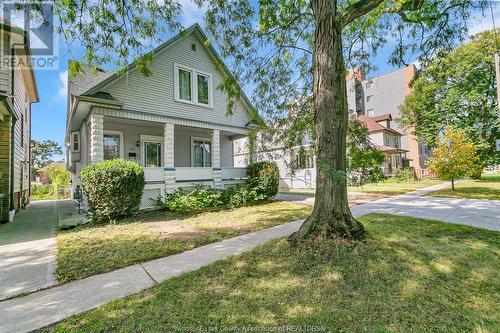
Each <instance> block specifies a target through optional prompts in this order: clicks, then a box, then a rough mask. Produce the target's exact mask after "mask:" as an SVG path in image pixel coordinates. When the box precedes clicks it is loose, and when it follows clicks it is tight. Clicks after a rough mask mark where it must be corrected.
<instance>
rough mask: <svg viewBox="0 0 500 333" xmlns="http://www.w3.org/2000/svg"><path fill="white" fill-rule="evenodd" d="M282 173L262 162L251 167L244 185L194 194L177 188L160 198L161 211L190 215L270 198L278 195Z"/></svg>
mask: <svg viewBox="0 0 500 333" xmlns="http://www.w3.org/2000/svg"><path fill="white" fill-rule="evenodd" d="M278 185H279V172H278V168H277V167H276V164H274V163H270V162H259V163H254V164H251V165H250V167H249V168H248V179H247V181H246V182H245V183H244V184H241V185H237V186H232V187H227V188H225V189H223V190H218V189H213V188H204V187H196V188H195V189H194V190H192V191H186V190H183V189H180V188H179V189H177V190H176V191H175V192H173V193H170V194H167V195H166V196H165V200H162V199H161V198H159V199H158V200H157V202H156V206H157V207H158V208H160V209H165V210H169V211H172V212H178V213H187V212H190V211H197V210H201V209H205V208H209V207H217V206H227V207H237V206H241V205H244V204H246V203H249V202H254V201H258V200H265V199H268V198H270V197H272V196H274V195H276V194H277V193H278Z"/></svg>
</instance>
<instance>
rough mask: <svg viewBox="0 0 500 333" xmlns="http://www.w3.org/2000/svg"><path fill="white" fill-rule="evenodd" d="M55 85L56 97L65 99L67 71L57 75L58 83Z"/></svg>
mask: <svg viewBox="0 0 500 333" xmlns="http://www.w3.org/2000/svg"><path fill="white" fill-rule="evenodd" d="M57 83H58V87H59V89H58V91H57V95H58V96H59V97H60V98H64V99H66V95H67V93H68V70H65V71H64V72H60V73H59V81H58V82H57Z"/></svg>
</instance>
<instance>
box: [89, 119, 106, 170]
mask: <svg viewBox="0 0 500 333" xmlns="http://www.w3.org/2000/svg"><path fill="white" fill-rule="evenodd" d="M103 144H104V116H103V115H100V114H95V113H92V114H91V115H90V163H95V162H100V161H103V160H104V147H103Z"/></svg>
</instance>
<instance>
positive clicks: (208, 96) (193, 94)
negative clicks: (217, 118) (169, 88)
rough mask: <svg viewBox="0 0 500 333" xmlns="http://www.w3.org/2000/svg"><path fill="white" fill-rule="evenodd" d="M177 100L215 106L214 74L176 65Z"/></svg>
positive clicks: (210, 106)
mask: <svg viewBox="0 0 500 333" xmlns="http://www.w3.org/2000/svg"><path fill="white" fill-rule="evenodd" d="M174 85H175V96H174V97H175V100H176V101H178V102H184V103H189V104H195V105H199V106H205V107H209V108H212V107H213V88H212V75H210V74H208V73H204V72H201V71H198V70H196V69H193V68H189V67H187V66H182V65H178V64H175V66H174Z"/></svg>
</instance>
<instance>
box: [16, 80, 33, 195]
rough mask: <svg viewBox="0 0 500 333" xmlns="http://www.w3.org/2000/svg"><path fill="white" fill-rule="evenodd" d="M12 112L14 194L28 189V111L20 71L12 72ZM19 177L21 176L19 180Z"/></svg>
mask: <svg viewBox="0 0 500 333" xmlns="http://www.w3.org/2000/svg"><path fill="white" fill-rule="evenodd" d="M13 104H14V112H15V113H16V117H17V121H16V125H15V128H14V192H19V191H21V182H22V183H23V190H27V189H28V188H29V183H30V182H29V169H28V165H27V163H23V162H24V161H26V162H27V161H29V158H30V156H29V149H30V148H29V141H30V126H31V124H30V118H31V117H30V110H29V104H28V103H26V90H25V87H24V83H23V78H22V74H21V71H19V70H15V71H14V103H13ZM21 175H22V176H23V177H22V178H23V179H21Z"/></svg>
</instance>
